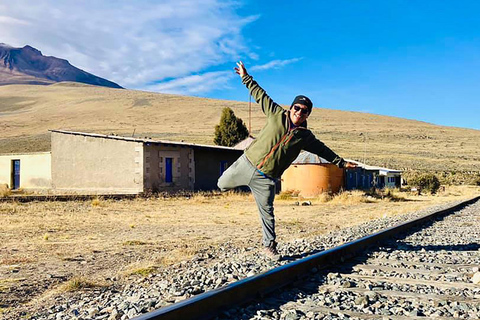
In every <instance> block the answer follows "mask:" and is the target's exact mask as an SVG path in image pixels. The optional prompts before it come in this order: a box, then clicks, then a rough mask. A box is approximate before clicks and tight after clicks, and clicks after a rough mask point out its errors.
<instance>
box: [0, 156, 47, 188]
mask: <svg viewBox="0 0 480 320" xmlns="http://www.w3.org/2000/svg"><path fill="white" fill-rule="evenodd" d="M0 169H1V170H0V184H6V185H7V186H8V187H9V188H10V189H12V190H18V189H20V188H22V189H35V190H46V189H50V188H51V186H52V170H51V153H50V152H35V153H22V154H1V155H0Z"/></svg>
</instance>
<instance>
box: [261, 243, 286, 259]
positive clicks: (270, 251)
mask: <svg viewBox="0 0 480 320" xmlns="http://www.w3.org/2000/svg"><path fill="white" fill-rule="evenodd" d="M263 251H264V252H265V255H266V256H267V257H269V258H270V259H272V260H274V261H278V260H280V258H281V257H282V256H281V255H280V253H278V250H277V243H276V242H275V241H272V242H270V245H269V246H268V247H264V248H263Z"/></svg>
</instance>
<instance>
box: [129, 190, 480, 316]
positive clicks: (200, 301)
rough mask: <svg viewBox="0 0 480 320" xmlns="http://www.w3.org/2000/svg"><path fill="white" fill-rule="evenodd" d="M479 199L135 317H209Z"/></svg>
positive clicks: (261, 295) (464, 202)
mask: <svg viewBox="0 0 480 320" xmlns="http://www.w3.org/2000/svg"><path fill="white" fill-rule="evenodd" d="M479 199H480V196H477V197H474V198H472V199H469V200H467V201H463V202H461V203H459V204H457V205H454V206H452V207H449V208H446V209H443V210H440V211H436V212H434V213H430V214H427V215H424V216H422V217H420V218H417V219H413V220H410V221H407V222H405V223H401V224H399V225H396V226H393V227H390V228H387V229H384V230H381V231H378V232H376V233H374V234H371V235H368V236H365V237H363V238H360V239H357V240H354V241H351V242H348V243H346V244H342V245H340V246H337V247H334V248H331V249H328V250H325V251H322V252H319V253H316V254H313V255H311V256H308V257H305V258H302V259H300V260H297V261H294V262H291V263H288V264H285V265H283V266H280V267H277V268H274V269H272V270H269V271H266V272H264V273H261V274H258V275H254V276H251V277H248V278H245V279H242V280H239V281H237V282H234V283H231V284H228V285H226V286H225V287H222V288H218V289H215V290H211V291H207V292H204V293H202V294H199V295H196V296H194V297H191V298H188V299H186V300H183V301H180V302H177V303H174V304H172V305H169V306H166V307H164V308H161V309H158V310H155V311H152V312H149V313H146V314H143V315H140V316H138V317H136V318H134V319H136V320H170V319H182V320H185V319H211V318H213V317H215V316H216V315H218V314H219V313H220V312H221V311H224V310H227V309H229V308H231V307H233V306H236V305H240V304H244V303H246V302H248V301H251V300H253V299H256V298H259V297H263V296H265V295H266V294H268V293H270V292H272V291H274V290H276V289H278V288H280V287H283V286H286V285H288V284H290V283H292V282H295V281H297V280H298V279H300V278H301V277H302V276H304V275H305V274H307V273H308V272H310V271H311V270H312V269H313V268H318V267H319V266H325V265H331V264H334V263H338V262H340V263H341V262H343V261H345V259H347V258H351V257H353V256H355V255H356V254H357V253H360V252H362V250H364V249H366V248H367V247H370V246H372V245H373V244H375V243H378V242H380V241H381V240H384V239H387V238H390V237H393V236H395V235H398V234H401V233H403V232H406V231H407V230H409V229H412V228H414V227H416V226H419V225H421V224H423V223H426V222H427V221H429V220H432V219H434V218H439V217H443V216H446V215H448V214H450V213H452V212H455V211H458V210H459V209H461V208H463V207H465V206H467V205H469V204H471V203H474V202H476V201H477V200H479Z"/></svg>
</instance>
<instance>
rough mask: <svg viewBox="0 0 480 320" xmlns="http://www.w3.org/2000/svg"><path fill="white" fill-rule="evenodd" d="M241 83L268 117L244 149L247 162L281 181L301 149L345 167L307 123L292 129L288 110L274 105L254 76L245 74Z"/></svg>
mask: <svg viewBox="0 0 480 320" xmlns="http://www.w3.org/2000/svg"><path fill="white" fill-rule="evenodd" d="M242 82H243V84H245V85H246V87H247V88H248V89H249V90H250V94H251V95H252V97H253V98H254V99H255V101H256V102H257V103H259V104H260V106H261V107H262V111H263V113H265V115H266V116H267V123H266V124H265V126H264V127H263V129H262V130H261V131H260V133H259V134H258V137H257V138H256V139H255V140H254V141H253V143H252V144H251V145H250V146H249V147H248V148H247V149H246V150H245V154H246V156H247V158H248V160H250V162H251V163H252V164H253V165H255V166H256V167H257V169H258V170H260V171H261V172H263V173H264V174H265V175H267V176H269V177H271V178H279V177H281V175H282V173H283V172H284V171H285V170H286V169H287V168H288V167H289V166H290V164H291V163H292V162H293V160H295V159H296V158H297V156H298V155H299V153H300V151H302V150H306V151H309V152H311V153H314V154H317V155H319V156H320V157H322V158H324V159H326V160H328V161H330V162H331V163H334V164H336V165H337V166H338V167H340V168H343V167H344V164H345V161H344V160H343V159H342V158H340V157H339V156H338V155H337V154H336V153H335V152H333V151H332V150H331V149H330V148H328V147H327V146H326V145H325V144H323V142H321V141H320V140H318V139H317V138H315V135H314V134H313V133H312V132H311V131H310V130H308V129H307V123H306V121H305V122H304V123H302V124H301V125H300V126H298V127H295V128H293V129H290V127H291V120H290V117H289V112H290V111H289V110H285V109H283V108H282V107H281V106H280V105H278V104H277V103H275V102H274V101H273V100H272V99H271V98H270V97H269V96H268V95H267V93H266V92H265V90H263V89H262V88H261V87H260V86H259V85H258V84H257V82H256V81H255V80H253V78H252V76H250V75H245V76H244V77H243V78H242Z"/></svg>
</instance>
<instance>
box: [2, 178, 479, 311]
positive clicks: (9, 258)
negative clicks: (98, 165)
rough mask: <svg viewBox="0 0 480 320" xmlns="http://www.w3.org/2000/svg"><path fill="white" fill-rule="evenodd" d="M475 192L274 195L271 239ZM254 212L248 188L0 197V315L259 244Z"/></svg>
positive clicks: (308, 233)
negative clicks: (89, 286)
mask: <svg viewBox="0 0 480 320" xmlns="http://www.w3.org/2000/svg"><path fill="white" fill-rule="evenodd" d="M478 194H480V188H478V187H468V186H463V187H447V188H446V190H444V191H442V192H440V193H439V194H437V195H433V196H432V195H420V196H418V195H412V194H408V193H400V192H395V193H394V196H396V197H397V198H399V200H400V201H394V200H392V197H385V198H384V199H379V198H371V197H370V198H369V197H366V196H365V195H364V194H363V193H361V192H357V193H353V194H352V193H345V194H343V195H341V196H338V197H335V198H333V199H329V198H325V197H319V198H317V199H309V200H310V201H311V205H309V206H302V205H297V204H296V203H295V202H297V201H299V202H300V204H301V203H302V200H301V199H300V200H299V199H295V198H288V199H285V200H281V199H277V200H276V202H275V210H276V211H275V212H276V219H277V234H278V241H279V243H280V246H281V243H282V242H288V241H292V240H295V239H300V238H308V237H314V236H317V235H321V234H325V233H328V232H330V231H332V230H336V229H340V228H345V227H349V226H352V225H356V224H360V223H362V222H365V221H369V220H373V219H378V218H382V217H387V216H394V215H401V214H405V213H408V212H413V211H417V210H420V209H423V208H427V207H430V206H433V205H436V204H440V203H446V202H451V201H458V200H460V199H467V198H471V197H473V196H475V195H478ZM397 200H398V199H397ZM256 210H257V209H256V206H255V202H254V200H253V198H252V196H251V195H249V194H238V193H227V194H223V195H220V194H196V195H193V196H191V197H173V198H153V197H152V198H138V199H134V200H102V199H94V200H91V201H69V202H30V203H17V202H0V317H1V313H2V310H3V312H5V311H6V310H8V309H10V311H12V309H15V308H19V307H21V306H22V304H24V305H25V306H32V305H33V304H37V305H38V304H42V301H46V300H47V299H49V298H51V297H53V296H54V295H55V294H61V293H62V292H63V291H65V290H71V289H72V287H71V285H70V287H68V284H69V281H70V284H71V280H72V279H79V278H81V279H86V280H87V281H89V282H90V283H93V284H96V285H112V284H114V283H115V284H123V283H127V282H129V281H132V279H133V278H135V277H141V276H145V275H147V274H148V273H149V272H155V270H159V269H161V268H168V266H169V265H171V264H174V263H177V262H180V261H182V260H187V259H190V258H192V257H193V256H194V255H195V254H196V253H197V252H198V251H200V250H208V248H212V247H217V246H222V244H225V243H226V242H229V243H231V244H233V245H234V246H238V247H245V246H247V247H258V248H260V242H261V230H260V223H259V221H258V214H257V211H256ZM73 289H75V288H74V287H73Z"/></svg>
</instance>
